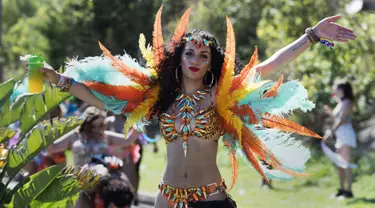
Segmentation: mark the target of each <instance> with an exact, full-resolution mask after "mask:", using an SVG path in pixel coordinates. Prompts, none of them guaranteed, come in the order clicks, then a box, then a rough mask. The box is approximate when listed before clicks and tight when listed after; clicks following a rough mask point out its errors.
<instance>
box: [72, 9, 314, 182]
mask: <svg viewBox="0 0 375 208" xmlns="http://www.w3.org/2000/svg"><path fill="white" fill-rule="evenodd" d="M161 11H162V7H161V8H160V9H159V11H158V12H157V15H156V20H155V23H154V32H153V45H152V47H151V46H147V47H146V40H145V37H144V36H143V34H141V35H140V38H139V47H140V50H141V52H142V54H143V57H144V58H145V59H146V61H147V66H145V67H142V66H140V65H139V64H138V63H137V61H136V60H134V59H132V58H131V57H130V56H129V55H127V54H125V55H123V56H113V55H111V53H110V52H109V51H108V50H107V49H106V48H105V47H104V46H103V45H102V44H100V43H99V45H100V48H101V50H102V51H103V54H104V56H100V57H88V58H85V59H83V60H79V61H78V60H71V61H70V62H69V63H68V64H67V70H66V72H65V75H67V76H70V77H72V78H74V79H75V80H76V81H79V82H81V83H83V84H85V85H86V86H87V87H88V88H89V89H90V90H91V91H92V92H93V94H94V95H95V96H96V97H98V98H99V99H100V100H102V101H104V103H105V108H106V109H107V110H111V111H113V112H114V113H117V114H123V115H125V116H126V117H127V122H126V123H125V128H124V129H125V131H126V132H127V131H129V129H130V128H131V127H132V126H133V125H135V124H140V123H143V122H145V121H147V120H148V119H149V118H150V113H151V112H152V110H153V107H154V106H155V104H156V102H157V99H158V93H159V91H160V87H159V86H158V82H157V80H158V69H157V66H158V64H159V63H160V62H161V61H162V60H163V58H164V41H163V36H162V27H161ZM189 15H190V9H189V10H187V11H186V12H185V13H184V15H183V16H182V18H181V20H180V21H179V23H178V25H177V28H176V30H175V33H174V36H173V38H172V42H171V43H170V44H171V46H172V47H171V49H170V50H171V52H173V50H174V48H175V47H174V46H175V45H177V44H178V43H179V42H180V41H181V38H182V37H183V35H184V34H185V32H186V28H187V25H188V22H189ZM235 50H236V48H235V37H234V32H233V27H232V24H231V22H230V21H229V18H227V40H226V51H225V59H224V64H223V66H222V75H221V78H220V80H219V82H218V87H217V93H216V111H217V112H218V113H219V116H220V119H221V122H222V123H223V128H224V136H223V139H224V144H225V146H226V147H228V150H229V157H230V161H231V164H232V169H233V172H232V186H231V188H232V187H233V185H234V183H235V181H236V179H237V176H238V170H237V167H238V165H237V159H236V152H237V151H240V152H242V153H243V154H242V155H243V156H244V157H245V158H246V159H247V160H248V161H249V162H250V163H251V164H252V165H253V166H254V167H255V169H256V170H257V171H258V172H259V173H260V174H261V175H262V176H263V177H264V178H265V179H266V180H267V181H269V179H273V178H276V179H281V180H287V179H290V178H292V177H293V176H297V175H305V174H304V173H302V172H303V171H304V169H305V166H304V164H305V162H306V161H307V160H308V158H309V157H310V152H309V151H308V149H306V148H305V147H303V146H302V145H301V143H300V142H299V141H296V140H294V138H292V137H290V134H291V133H297V134H300V135H305V136H311V137H316V138H321V137H320V136H319V135H317V134H315V133H314V132H312V131H311V130H308V129H307V128H305V127H303V126H300V125H298V124H296V123H294V122H292V121H290V120H288V119H286V118H284V116H285V115H288V114H289V113H291V112H292V111H293V110H295V109H301V110H302V111H304V112H306V111H308V110H311V109H312V108H313V107H314V104H313V103H312V102H311V101H309V100H308V99H307V92H306V90H305V88H304V87H303V86H302V85H301V84H299V83H298V82H297V81H288V82H286V83H283V78H282V77H280V79H279V80H278V81H277V82H273V81H269V80H261V77H260V75H259V74H257V73H256V71H255V63H256V61H257V49H255V51H254V54H253V56H252V57H251V59H250V61H249V63H248V64H247V65H246V66H245V67H244V68H243V70H242V71H241V73H240V74H238V75H236V76H235V75H234V66H235V65H234V62H235ZM126 132H125V134H126Z"/></svg>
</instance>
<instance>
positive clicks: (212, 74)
mask: <svg viewBox="0 0 375 208" xmlns="http://www.w3.org/2000/svg"><path fill="white" fill-rule="evenodd" d="M209 72H210V73H211V82H210V84H208V85H207V87H208V88H211V87H212V85H213V84H214V81H215V77H214V73H212V71H211V70H210V71H209ZM207 74H208V73H206V74H205V75H204V81H205V82H206V80H207V78H206V77H207ZM206 83H207V82H206Z"/></svg>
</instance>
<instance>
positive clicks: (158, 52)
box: [152, 5, 164, 66]
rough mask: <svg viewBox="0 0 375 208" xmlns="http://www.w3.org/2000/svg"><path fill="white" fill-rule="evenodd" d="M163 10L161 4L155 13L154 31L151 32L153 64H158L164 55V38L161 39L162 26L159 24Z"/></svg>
mask: <svg viewBox="0 0 375 208" xmlns="http://www.w3.org/2000/svg"><path fill="white" fill-rule="evenodd" d="M162 10H163V5H162V6H161V7H160V9H159V10H158V12H157V13H156V18H155V22H154V31H153V33H152V36H153V40H152V44H153V53H154V54H153V55H154V56H153V57H154V61H155V65H156V66H157V65H159V63H160V62H161V60H163V57H164V40H163V33H162V26H161V13H162Z"/></svg>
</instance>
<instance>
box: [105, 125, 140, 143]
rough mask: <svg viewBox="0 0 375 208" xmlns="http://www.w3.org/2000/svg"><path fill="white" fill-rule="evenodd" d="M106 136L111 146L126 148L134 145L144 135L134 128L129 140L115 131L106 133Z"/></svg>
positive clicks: (130, 132)
mask: <svg viewBox="0 0 375 208" xmlns="http://www.w3.org/2000/svg"><path fill="white" fill-rule="evenodd" d="M104 134H105V135H106V136H107V138H108V142H109V143H110V144H113V145H119V146H125V147H126V146H130V145H132V144H134V142H135V140H136V139H137V138H138V136H139V135H141V134H142V133H141V132H139V131H137V130H135V129H134V128H133V129H131V130H130V131H129V133H128V138H125V136H124V134H120V133H116V132H113V131H105V132H104Z"/></svg>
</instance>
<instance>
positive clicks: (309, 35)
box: [305, 27, 335, 49]
mask: <svg viewBox="0 0 375 208" xmlns="http://www.w3.org/2000/svg"><path fill="white" fill-rule="evenodd" d="M305 33H306V35H307V38H308V39H309V41H310V43H312V44H315V43H318V42H319V43H321V44H323V45H325V46H327V47H328V48H330V49H333V47H334V46H335V44H334V43H332V42H329V41H328V40H323V39H320V38H319V37H318V36H316V35H315V33H314V31H313V29H312V28H311V27H308V28H306V30H305Z"/></svg>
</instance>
